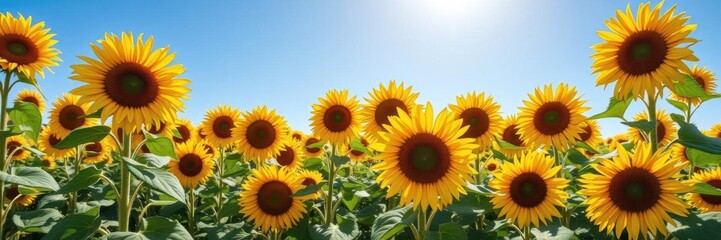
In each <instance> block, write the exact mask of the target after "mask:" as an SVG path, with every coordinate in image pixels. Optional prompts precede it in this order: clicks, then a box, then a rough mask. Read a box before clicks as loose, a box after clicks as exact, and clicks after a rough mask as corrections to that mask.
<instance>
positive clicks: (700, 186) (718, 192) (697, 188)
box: [693, 183, 721, 196]
mask: <svg viewBox="0 0 721 240" xmlns="http://www.w3.org/2000/svg"><path fill="white" fill-rule="evenodd" d="M693 187H694V190H693V192H695V193H700V194H704V195H713V196H721V189H718V188H715V187H714V186H711V184H708V183H696V184H694V185H693Z"/></svg>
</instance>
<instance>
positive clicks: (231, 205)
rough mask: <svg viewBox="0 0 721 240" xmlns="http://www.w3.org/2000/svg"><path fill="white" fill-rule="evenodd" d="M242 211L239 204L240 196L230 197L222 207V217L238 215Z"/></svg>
mask: <svg viewBox="0 0 721 240" xmlns="http://www.w3.org/2000/svg"><path fill="white" fill-rule="evenodd" d="M238 212H240V205H238V198H230V199H228V201H227V202H225V204H223V207H222V208H221V209H220V218H225V217H231V216H236V215H238Z"/></svg>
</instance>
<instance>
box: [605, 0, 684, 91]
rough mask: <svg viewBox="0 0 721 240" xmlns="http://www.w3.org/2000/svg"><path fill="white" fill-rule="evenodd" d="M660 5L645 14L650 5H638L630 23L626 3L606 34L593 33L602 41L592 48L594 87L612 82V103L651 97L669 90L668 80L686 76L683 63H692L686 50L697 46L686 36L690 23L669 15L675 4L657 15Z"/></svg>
mask: <svg viewBox="0 0 721 240" xmlns="http://www.w3.org/2000/svg"><path fill="white" fill-rule="evenodd" d="M662 5H663V2H661V3H659V4H658V5H656V6H655V7H654V8H653V9H651V4H650V3H645V4H644V3H642V4H640V5H639V7H638V12H637V14H638V15H637V16H636V18H634V15H633V13H632V12H631V5H630V4H629V5H627V6H626V12H625V13H624V12H622V11H620V10H618V11H616V16H617V18H618V19H614V18H611V19H610V20H608V21H606V26H608V28H609V29H610V30H611V32H607V31H599V32H598V36H600V37H601V39H603V40H604V42H603V43H599V44H596V45H594V46H593V47H592V48H593V49H594V50H595V53H594V54H593V56H591V58H593V60H594V63H593V65H592V68H593V73H598V77H597V78H596V85H597V86H599V85H604V86H607V85H608V84H610V83H612V82H616V86H615V89H614V91H613V92H614V96H615V98H617V99H625V98H626V97H628V95H629V94H631V95H632V97H633V98H634V99H637V98H643V97H644V95H648V96H649V97H652V96H655V94H656V93H657V92H658V91H661V88H663V86H664V85H665V86H667V87H669V88H671V89H673V86H674V85H673V83H672V81H674V80H681V79H683V73H682V72H691V70H690V69H689V68H688V66H686V64H685V63H684V62H683V61H698V58H696V56H694V53H693V51H691V49H689V46H690V45H693V44H694V43H696V42H698V40H696V39H694V38H690V37H689V34H690V33H691V32H692V31H694V30H695V29H696V24H688V25H686V24H685V23H686V21H688V17H687V16H684V13H683V12H682V13H680V14H677V15H674V10H675V9H676V5H674V6H672V7H671V8H670V9H668V10H667V11H666V12H665V13H663V15H661V7H662Z"/></svg>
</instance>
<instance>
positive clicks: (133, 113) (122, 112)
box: [70, 33, 190, 131]
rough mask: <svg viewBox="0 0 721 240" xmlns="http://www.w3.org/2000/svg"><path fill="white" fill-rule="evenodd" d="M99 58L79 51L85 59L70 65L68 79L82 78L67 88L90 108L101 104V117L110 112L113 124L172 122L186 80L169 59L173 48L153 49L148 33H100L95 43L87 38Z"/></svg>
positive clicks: (132, 125) (185, 89) (133, 125)
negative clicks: (101, 36) (135, 35)
mask: <svg viewBox="0 0 721 240" xmlns="http://www.w3.org/2000/svg"><path fill="white" fill-rule="evenodd" d="M90 47H91V48H92V49H93V52H95V54H96V56H97V57H98V59H99V60H95V59H92V58H90V57H86V56H81V57H79V58H80V59H81V60H83V61H84V62H86V63H85V64H77V65H73V66H71V67H72V69H73V74H74V75H72V76H71V77H70V79H73V80H77V81H81V82H84V83H86V84H85V85H83V86H80V87H78V88H75V89H73V90H71V91H70V92H71V93H73V94H77V95H80V96H81V97H80V103H89V102H92V105H91V106H90V109H89V112H91V113H93V112H97V111H98V110H102V112H101V119H102V121H103V122H105V120H107V119H108V117H110V116H113V122H112V126H113V127H119V128H123V129H128V131H133V129H134V128H136V127H139V126H142V125H147V126H151V125H153V124H158V123H159V122H173V120H174V119H175V114H176V112H178V111H180V110H182V109H183V108H185V106H184V105H183V102H182V101H181V100H182V99H188V96H187V94H188V93H189V92H190V89H189V88H188V87H187V85H188V84H189V83H190V80H187V79H182V78H179V75H180V74H182V73H183V72H185V68H183V66H181V65H180V64H175V65H170V66H169V64H170V62H172V61H173V59H174V58H175V53H169V47H164V48H161V49H156V50H153V37H150V38H148V39H147V40H145V41H144V40H143V34H140V35H138V38H137V39H136V38H135V37H134V36H133V34H132V33H122V34H121V36H117V35H115V34H108V33H106V34H105V39H103V40H99V41H98V43H97V45H96V44H90Z"/></svg>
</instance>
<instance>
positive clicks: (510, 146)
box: [497, 139, 524, 150]
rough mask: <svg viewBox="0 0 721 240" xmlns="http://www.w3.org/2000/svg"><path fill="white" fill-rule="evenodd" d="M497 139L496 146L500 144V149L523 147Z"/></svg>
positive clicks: (518, 148) (519, 148)
mask: <svg viewBox="0 0 721 240" xmlns="http://www.w3.org/2000/svg"><path fill="white" fill-rule="evenodd" d="M497 141H498V146H500V147H501V148H502V149H509V150H522V149H524V148H523V147H521V146H516V145H513V144H512V143H509V142H506V141H503V140H501V139H497Z"/></svg>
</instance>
